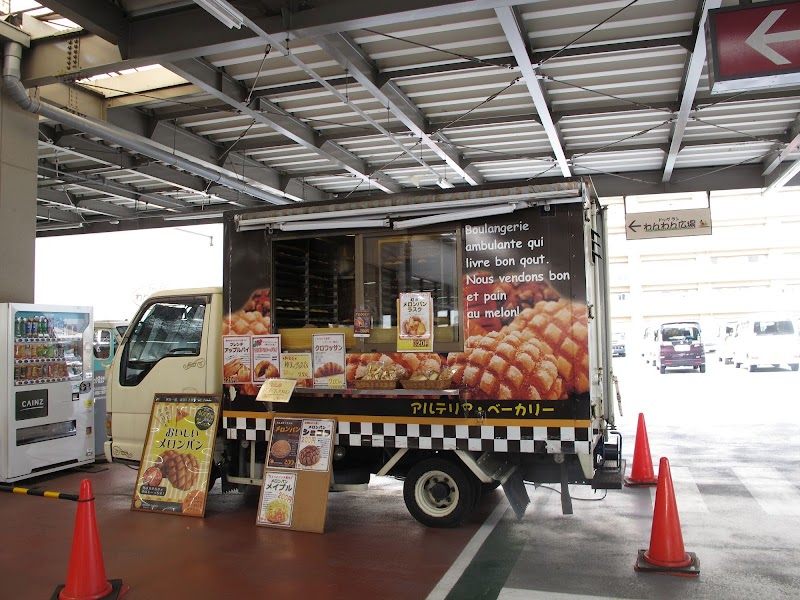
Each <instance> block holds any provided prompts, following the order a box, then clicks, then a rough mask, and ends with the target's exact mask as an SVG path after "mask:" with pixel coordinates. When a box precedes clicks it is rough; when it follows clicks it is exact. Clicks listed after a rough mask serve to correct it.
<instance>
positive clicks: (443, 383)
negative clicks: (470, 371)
mask: <svg viewBox="0 0 800 600" xmlns="http://www.w3.org/2000/svg"><path fill="white" fill-rule="evenodd" d="M400 383H401V384H402V385H403V387H404V388H405V389H407V390H446V389H447V388H449V387H450V386H451V385H452V384H453V380H452V379H403V380H402V381H401V382H400Z"/></svg>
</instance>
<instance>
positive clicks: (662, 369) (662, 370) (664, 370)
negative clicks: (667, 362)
mask: <svg viewBox="0 0 800 600" xmlns="http://www.w3.org/2000/svg"><path fill="white" fill-rule="evenodd" d="M660 370H661V374H662V375H664V374H666V372H667V367H665V366H664V365H661V369H660Z"/></svg>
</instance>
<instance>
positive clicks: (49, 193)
mask: <svg viewBox="0 0 800 600" xmlns="http://www.w3.org/2000/svg"><path fill="white" fill-rule="evenodd" d="M36 199H37V200H44V201H45V202H52V203H53V204H61V205H63V206H73V207H74V206H75V200H74V198H73V197H72V194H70V193H69V192H65V191H64V190H55V189H53V188H52V187H39V188H37V190H36Z"/></svg>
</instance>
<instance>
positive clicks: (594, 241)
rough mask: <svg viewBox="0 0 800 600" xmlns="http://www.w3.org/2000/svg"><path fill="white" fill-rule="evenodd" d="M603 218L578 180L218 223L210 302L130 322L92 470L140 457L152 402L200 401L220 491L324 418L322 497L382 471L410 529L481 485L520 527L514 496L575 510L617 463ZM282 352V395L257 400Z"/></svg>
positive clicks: (465, 506) (472, 498)
mask: <svg viewBox="0 0 800 600" xmlns="http://www.w3.org/2000/svg"><path fill="white" fill-rule="evenodd" d="M604 217H605V213H604V209H603V207H601V205H600V203H599V201H598V198H597V196H596V193H595V191H594V189H593V187H592V185H591V182H590V181H589V180H587V179H566V180H565V179H559V180H557V181H556V180H553V181H543V182H539V183H535V184H528V183H526V184H520V185H513V186H508V185H490V186H483V187H476V188H470V189H467V190H461V191H453V190H449V191H437V192H433V191H425V190H416V191H413V192H407V193H399V194H394V195H391V196H381V197H366V198H359V199H345V200H342V201H333V202H314V203H303V204H301V205H297V206H281V207H274V208H256V209H244V210H241V211H233V212H229V213H226V214H225V220H224V253H225V256H226V260H225V266H224V273H223V286H222V288H221V289H220V288H207V289H200V290H179V291H173V292H165V293H158V294H155V295H154V296H152V297H151V298H150V299H148V300H147V301H146V302H145V303H144V304H143V305H142V307H141V308H140V310H139V312H138V314H137V315H136V317H135V318H134V320H133V321H132V323H131V326H130V327H129V328H128V331H127V333H126V335H125V339H124V341H123V349H122V351H121V352H119V353H118V354H117V356H116V357H115V359H114V364H113V367H112V374H111V379H112V381H110V382H109V413H110V416H109V419H110V421H111V423H110V424H111V431H112V436H111V439H110V440H109V442H108V443H107V444H106V454H107V457H108V458H109V460H115V461H116V460H133V461H136V460H139V459H140V457H141V448H142V444H143V441H144V437H145V433H146V427H147V422H148V416H149V413H150V406H151V403H152V399H153V396H154V394H156V393H165V392H169V393H179V392H188V393H215V394H221V395H222V404H223V408H222V411H221V419H222V422H221V424H220V427H219V431H220V436H219V440H218V443H217V448H216V452H215V463H216V470H217V473H216V474H217V475H219V476H221V477H222V478H223V481H222V484H223V490H224V491H229V490H231V489H233V488H237V487H238V488H240V489H245V488H246V486H258V485H260V484H261V483H262V477H263V472H264V464H265V459H266V453H267V450H268V443H269V440H270V427H271V423H272V421H273V418H274V415H275V414H276V413H278V414H280V415H290V416H296V417H303V418H317V417H319V418H334V419H335V420H336V423H337V425H336V428H337V430H336V439H335V447H334V451H333V476H332V487H333V489H340V490H344V489H363V488H365V487H366V486H367V485H368V483H369V481H370V477H371V476H372V475H382V476H383V475H385V476H393V477H397V478H399V479H402V480H403V481H404V485H403V496H404V499H405V503H406V505H407V507H408V510H409V512H410V513H411V515H412V516H413V517H414V518H416V519H417V520H418V521H419V522H421V523H423V524H425V525H427V526H432V527H452V526H456V525H458V524H460V523H461V522H462V521H464V519H465V518H467V516H468V515H469V514H470V513H471V512H472V511H473V510H474V509H475V507H476V505H477V502H478V500H479V498H480V496H481V493H482V492H484V491H486V490H489V489H494V488H496V487H498V486H502V488H503V490H504V491H505V494H506V496H507V497H508V499H509V501H510V504H511V506H512V507H513V509H514V511H515V512H516V514H517V516H519V517H521V516H522V514H523V513H524V511H525V507H526V505H527V504H528V503H529V498H528V488H527V486H526V484H543V483H550V484H560V486H561V490H562V494H561V498H562V509H563V511H564V512H565V513H570V512H571V511H572V505H571V501H570V494H569V489H568V486H569V485H570V484H584V485H587V486H590V487H592V488H594V489H614V488H620V487H621V485H622V477H623V474H624V470H625V467H624V461H623V460H622V458H621V452H620V448H621V437H620V435H619V434H618V432H617V431H616V429H615V427H614V394H613V379H614V374H613V372H612V368H611V336H610V317H609V301H608V264H607V260H606V248H607V245H606V225H605V218H604ZM401 299H402V300H403V302H401ZM420 306H421V307H422V308H421V309H420ZM416 310H421V312H419V313H414V314H413V317H409V314H411V313H409V311H412V312H413V311H416ZM420 315H421V316H420ZM276 336H277V339H278V340H279V344H280V349H279V350H278V352H279V353H281V357H282V358H281V359H280V360H278V358H277V357H276V356H275V355H272V356H271V357H270V355H269V354H265V353H264V352H262V346H261V344H262V342H264V340H271V343H274V340H275V339H276ZM317 336H326V337H325V338H322V339H326V340H327V339H335V340H340V343H341V344H342V345H343V346H344V347H343V348H333V346H331V348H329V350H331V349H333V350H334V354H333V355H331V354H330V353H329V354H327V355H326V354H324V353H323V354H318V353H317V352H316V350H317V349H316V348H315V349H314V350H315V351H314V352H312V345H313V344H315V343H316V342H315V340H318V339H320V338H319V337H317ZM273 350H274V347H273ZM337 352H340V354H338V356H341V359H338V360H337V359H336V358H335V357H336V356H337ZM331 356H333V357H334V358H333V359H331ZM289 357H291V358H292V360H299V361H300V363H301V365H302V364H304V363H303V361H304V360H306V362H308V363H309V364H308V367H309V370H308V372H305V371H303V370H302V369H301V370H300V371H297V370H292V371H291V372H289V369H287V368H285V367H284V373H283V376H284V378H286V377H289V376H291V377H292V378H294V379H297V381H296V385H295V388H294V391H293V393H292V394H291V397H290V399H289V401H288V402H286V403H277V402H274V403H273V402H266V401H262V400H260V399H258V398H257V396H258V394H259V390H260V389H261V388H262V386H263V383H264V381H265V380H266V379H269V378H273V377H281V375H282V373H281V365H280V364H274V363H276V362H277V363H280V362H284V359H288V358H289ZM303 357H310V358H307V359H304V358H303ZM321 357H324V358H321ZM318 359H319V360H318ZM318 362H319V364H317V363H318ZM298 373H301V374H299V375H298Z"/></svg>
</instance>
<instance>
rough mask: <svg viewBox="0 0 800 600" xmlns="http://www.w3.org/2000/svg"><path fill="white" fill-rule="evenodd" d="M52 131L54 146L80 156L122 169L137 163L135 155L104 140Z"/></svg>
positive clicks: (41, 127)
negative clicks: (103, 141) (99, 140)
mask: <svg viewBox="0 0 800 600" xmlns="http://www.w3.org/2000/svg"><path fill="white" fill-rule="evenodd" d="M39 128H40V129H43V128H44V126H42V125H40V126H39ZM52 133H53V134H52V135H51V136H50V137H51V139H53V146H55V147H57V148H65V149H67V150H70V151H72V152H74V153H76V154H78V155H80V156H83V157H86V158H89V159H91V160H95V161H98V162H100V163H102V164H104V165H113V166H115V167H119V168H120V169H129V168H131V167H132V166H133V165H134V164H135V161H134V159H133V156H131V155H130V154H128V153H126V152H125V151H124V150H123V149H121V148H112V147H111V146H108V145H106V144H104V143H102V142H95V141H94V140H90V139H87V138H85V137H83V135H80V134H75V133H67V134H63V133H61V132H58V131H53V132H52Z"/></svg>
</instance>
